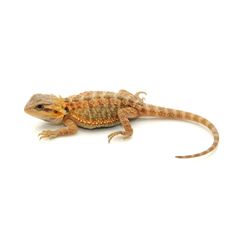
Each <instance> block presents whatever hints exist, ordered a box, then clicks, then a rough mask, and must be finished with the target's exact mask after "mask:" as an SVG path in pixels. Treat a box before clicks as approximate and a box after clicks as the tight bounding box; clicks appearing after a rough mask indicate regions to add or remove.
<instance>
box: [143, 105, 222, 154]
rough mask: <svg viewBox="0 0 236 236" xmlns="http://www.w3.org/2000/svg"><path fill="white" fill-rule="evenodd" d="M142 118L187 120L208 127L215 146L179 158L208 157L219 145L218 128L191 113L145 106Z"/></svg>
mask: <svg viewBox="0 0 236 236" xmlns="http://www.w3.org/2000/svg"><path fill="white" fill-rule="evenodd" d="M139 115H140V116H154V117H158V118H161V119H174V120H186V121H191V122H196V123H198V124H201V125H203V126H205V127H207V128H208V129H209V130H210V131H211V133H212V135H213V137H214V142H213V144H212V145H211V146H210V147H209V148H208V149H207V150H205V151H203V152H199V153H196V154H193V155H186V156H176V157H177V158H193V157H199V156H203V155H206V154H208V153H210V152H212V151H214V150H215V149H216V147H217V146H218V143H219V133H218V131H217V129H216V127H215V126H214V125H213V124H212V123H211V122H210V121H208V120H207V119H205V118H203V117H201V116H199V115H196V114H193V113H190V112H185V111H181V110H175V109H171V108H165V107H158V106H153V105H148V104H147V105H145V106H144V107H143V108H142V109H141V110H140V111H139Z"/></svg>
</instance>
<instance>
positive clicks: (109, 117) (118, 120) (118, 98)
mask: <svg viewBox="0 0 236 236" xmlns="http://www.w3.org/2000/svg"><path fill="white" fill-rule="evenodd" d="M141 94H145V95H146V93H145V92H137V93H135V94H132V93H130V92H128V91H126V90H120V91H119V92H118V93H114V92H103V91H88V92H83V93H80V94H78V95H73V96H69V97H66V98H62V97H59V96H55V95H49V94H34V95H33V96H32V97H31V98H30V100H29V101H28V102H27V104H26V105H25V108H24V110H25V112H26V113H28V114H29V115H32V116H34V117H36V118H39V119H42V120H44V121H47V122H51V123H54V124H63V125H64V127H62V128H59V129H57V130H44V131H42V132H41V133H39V136H40V139H42V138H49V139H51V138H56V137H59V136H65V135H72V134H75V133H76V132H77V131H78V129H79V127H82V128H87V129H95V128H100V127H112V126H116V125H119V124H121V125H122V127H123V130H121V131H116V132H113V133H111V134H109V135H108V141H109V142H110V141H111V140H112V139H113V138H114V137H115V136H117V135H121V136H123V137H124V138H128V137H130V136H132V134H133V129H132V126H131V123H130V120H132V119H135V118H139V117H156V118H159V119H171V120H183V121H189V122H194V123H197V124H199V125H202V126H205V127H206V128H208V129H209V130H210V131H211V133H212V135H213V138H214V141H213V143H212V145H211V146H210V147H209V148H208V149H207V150H205V151H202V152H199V153H196V154H193V155H184V156H176V157H177V158H193V157H199V156H203V155H206V154H208V153H210V152H213V151H214V150H215V149H216V147H217V146H218V143H219V133H218V131H217V129H216V127H215V126H214V125H213V124H212V123H211V122H210V121H208V120H207V119H206V118H204V117H202V116H199V115H196V114H193V113H190V112H186V111H182V110H176V109H171V108H165V107H160V106H155V105H151V104H147V103H145V102H144V98H141V97H140V95H141Z"/></svg>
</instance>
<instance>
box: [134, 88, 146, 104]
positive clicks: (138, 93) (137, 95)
mask: <svg viewBox="0 0 236 236" xmlns="http://www.w3.org/2000/svg"><path fill="white" fill-rule="evenodd" d="M140 94H144V95H145V96H147V93H146V92H142V91H140V92H137V93H135V94H134V96H135V97H138V98H139V99H141V100H142V102H143V101H144V99H145V98H143V97H140V96H139V95H140Z"/></svg>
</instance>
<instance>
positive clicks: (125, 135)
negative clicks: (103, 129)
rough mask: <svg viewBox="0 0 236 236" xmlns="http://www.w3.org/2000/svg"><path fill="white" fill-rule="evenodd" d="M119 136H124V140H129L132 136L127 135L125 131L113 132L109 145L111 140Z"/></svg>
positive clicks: (109, 137) (110, 135) (109, 138)
mask: <svg viewBox="0 0 236 236" xmlns="http://www.w3.org/2000/svg"><path fill="white" fill-rule="evenodd" d="M117 135H122V136H123V138H128V137H130V136H131V135H130V134H127V133H126V132H125V131H117V132H113V133H111V134H109V135H108V143H110V142H111V140H112V139H113V138H114V137H115V136H117Z"/></svg>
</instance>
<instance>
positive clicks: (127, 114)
mask: <svg viewBox="0 0 236 236" xmlns="http://www.w3.org/2000/svg"><path fill="white" fill-rule="evenodd" d="M137 116H138V111H137V110H136V109H135V108H132V107H126V108H122V109H120V110H118V117H119V120H120V123H121V125H122V126H123V128H124V130H123V131H116V132H113V133H111V134H109V135H108V142H109V143H110V141H111V140H112V138H114V137H115V136H117V135H122V136H123V137H124V138H128V137H130V136H132V134H133V129H132V127H131V124H130V121H129V118H136V117H137Z"/></svg>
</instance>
